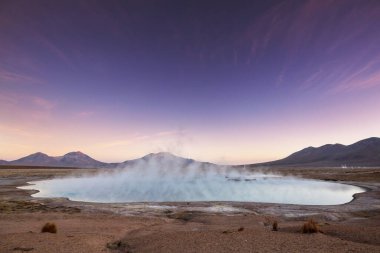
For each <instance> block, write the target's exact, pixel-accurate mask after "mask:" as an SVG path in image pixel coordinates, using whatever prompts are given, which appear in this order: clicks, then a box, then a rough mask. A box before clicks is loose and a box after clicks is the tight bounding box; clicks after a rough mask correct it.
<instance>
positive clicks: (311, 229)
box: [302, 219, 321, 234]
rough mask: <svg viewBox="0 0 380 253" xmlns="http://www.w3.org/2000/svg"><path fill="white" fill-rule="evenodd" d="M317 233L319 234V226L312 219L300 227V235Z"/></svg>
mask: <svg viewBox="0 0 380 253" xmlns="http://www.w3.org/2000/svg"><path fill="white" fill-rule="evenodd" d="M318 232H321V231H320V229H319V226H318V224H317V223H316V222H315V221H313V220H312V219H310V220H308V221H307V222H305V223H304V224H303V226H302V233H304V234H311V233H318Z"/></svg>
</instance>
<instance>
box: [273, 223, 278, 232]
mask: <svg viewBox="0 0 380 253" xmlns="http://www.w3.org/2000/svg"><path fill="white" fill-rule="evenodd" d="M272 230H273V231H278V222H277V221H276V220H275V221H273V223H272Z"/></svg>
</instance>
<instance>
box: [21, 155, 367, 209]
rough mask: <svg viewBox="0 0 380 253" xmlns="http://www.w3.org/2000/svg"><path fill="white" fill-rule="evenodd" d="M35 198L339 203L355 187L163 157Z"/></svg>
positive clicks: (62, 184)
mask: <svg viewBox="0 0 380 253" xmlns="http://www.w3.org/2000/svg"><path fill="white" fill-rule="evenodd" d="M34 184H35V185H30V186H26V187H23V188H24V189H25V188H27V189H37V190H39V192H38V193H36V194H35V195H34V196H35V197H67V198H70V199H71V200H76V201H88V202H104V203H112V202H178V201H181V202H182V201H238V202H270V203H289V204H318V205H331V204H342V203H346V202H349V201H350V200H352V195H353V194H355V193H358V192H362V191H363V190H362V189H361V188H359V187H355V186H349V185H343V184H337V183H329V182H322V181H315V180H305V179H299V178H291V177H281V176H278V175H272V174H263V173H249V172H247V171H243V172H242V171H237V170H236V169H232V168H231V167H226V166H216V165H214V164H209V163H200V162H196V161H194V160H190V159H184V158H180V157H176V156H173V155H171V154H168V153H159V154H151V155H148V156H146V157H144V158H142V159H137V160H134V161H130V162H129V163H127V164H125V166H124V167H123V168H118V169H115V170H110V171H109V172H104V173H100V174H97V175H92V176H82V177H68V178H59V179H53V180H45V181H38V182H34Z"/></svg>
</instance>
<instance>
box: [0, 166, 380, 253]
mask: <svg viewBox="0 0 380 253" xmlns="http://www.w3.org/2000/svg"><path fill="white" fill-rule="evenodd" d="M275 171H281V173H282V174H292V175H297V176H300V177H306V178H315V179H321V180H331V181H340V182H346V183H350V184H355V185H359V186H362V187H365V188H367V189H368V191H367V192H365V193H361V194H357V195H356V196H355V199H354V200H353V201H352V202H350V203H347V204H344V205H338V206H300V205H280V204H260V203H234V202H218V203H217V202H208V203H207V202H198V203H160V204H152V203H151V204H150V203H136V204H95V203H84V202H72V201H69V200H66V199H36V198H33V197H30V194H32V193H33V191H25V190H20V189H17V188H16V187H17V186H20V185H24V184H25V182H28V181H33V180H38V179H45V178H52V177H56V176H65V175H69V174H70V175H71V174H83V173H96V170H89V169H67V168H66V169H65V168H60V169H52V168H50V169H47V168H26V167H16V168H15V167H13V168H11V169H10V168H9V167H2V168H0V252H2V253H3V252H33V253H34V252H44V253H45V252H54V253H58V252H70V253H71V252H331V253H332V252H380V168H373V169H364V168H363V169H335V168H310V169H308V168H305V169H299V168H293V169H292V168H286V169H276V170H275ZM310 218H313V219H314V220H315V221H317V222H318V224H319V227H320V230H321V233H316V234H302V233H301V227H302V225H303V224H304V222H305V221H307V220H308V219H310ZM274 221H277V222H278V231H272V223H273V222H274ZM46 222H54V223H55V224H56V226H57V233H56V234H52V233H40V230H41V228H42V226H43V225H44V224H45V223H46Z"/></svg>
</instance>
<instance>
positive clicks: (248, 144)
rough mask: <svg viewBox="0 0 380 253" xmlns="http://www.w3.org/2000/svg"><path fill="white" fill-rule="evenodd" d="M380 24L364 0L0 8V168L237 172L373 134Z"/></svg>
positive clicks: (376, 6) (379, 110)
mask: <svg viewBox="0 0 380 253" xmlns="http://www.w3.org/2000/svg"><path fill="white" fill-rule="evenodd" d="M264 2H265V3H264ZM226 10H228V11H226ZM379 27H380V2H379V1H369V0H363V1H356V0H347V1H317V0H315V1H257V2H256V3H254V2H253V1H227V2H226V3H218V2H217V1H196V2H195V1H171V0H169V1H151V2H150V1H99V2H95V1H80V2H79V1H78V2H75V1H74V2H68V1H1V3H0V159H5V160H13V159H17V158H20V157H22V156H25V155H28V154H31V153H34V152H37V151H41V152H44V153H47V154H49V155H55V156H58V155H63V154H65V153H67V152H70V151H76V150H80V151H82V152H84V153H86V154H88V155H90V156H92V157H94V158H95V159H97V160H101V161H105V162H121V161H124V160H128V159H133V158H137V157H141V156H143V155H145V154H147V153H151V152H159V151H169V152H172V153H174V154H177V155H181V156H184V157H191V158H194V159H197V160H201V161H210V162H216V163H221V164H242V163H255V162H264V161H270V160H275V159H280V158H283V157H285V156H287V155H289V154H290V153H292V152H294V151H297V150H300V149H302V148H304V147H307V146H320V145H323V144H326V143H331V142H333V143H342V144H351V143H353V142H355V141H358V140H360V139H364V138H367V137H371V136H379V135H380V46H379V45H380V32H379Z"/></svg>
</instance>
